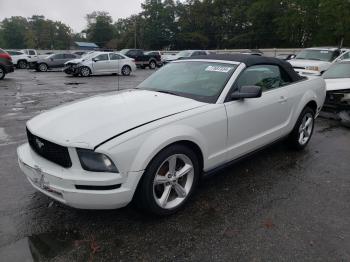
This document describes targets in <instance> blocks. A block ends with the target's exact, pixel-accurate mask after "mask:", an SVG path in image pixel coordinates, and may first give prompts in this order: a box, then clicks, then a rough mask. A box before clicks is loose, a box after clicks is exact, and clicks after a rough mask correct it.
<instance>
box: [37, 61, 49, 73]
mask: <svg viewBox="0 0 350 262" xmlns="http://www.w3.org/2000/svg"><path fill="white" fill-rule="evenodd" d="M48 69H49V67H48V66H47V64H45V63H40V64H39V65H38V71H39V72H47V70H48Z"/></svg>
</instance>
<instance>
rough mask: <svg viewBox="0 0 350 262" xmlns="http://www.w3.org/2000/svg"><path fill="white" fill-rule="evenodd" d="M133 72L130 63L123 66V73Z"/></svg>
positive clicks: (126, 74) (127, 74)
mask: <svg viewBox="0 0 350 262" xmlns="http://www.w3.org/2000/svg"><path fill="white" fill-rule="evenodd" d="M130 73H131V68H130V66H128V65H125V66H123V67H122V74H123V76H129V75H130Z"/></svg>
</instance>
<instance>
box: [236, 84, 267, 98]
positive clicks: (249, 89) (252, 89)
mask: <svg viewBox="0 0 350 262" xmlns="http://www.w3.org/2000/svg"><path fill="white" fill-rule="evenodd" d="M261 95H262V88H261V86H242V87H241V90H239V91H238V92H233V93H232V94H231V100H239V99H245V98H258V97H261Z"/></svg>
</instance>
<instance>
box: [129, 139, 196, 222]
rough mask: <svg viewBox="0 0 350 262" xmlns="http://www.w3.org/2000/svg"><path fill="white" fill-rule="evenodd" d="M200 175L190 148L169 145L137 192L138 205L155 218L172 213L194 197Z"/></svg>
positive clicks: (153, 164) (142, 180)
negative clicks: (155, 216)
mask: <svg viewBox="0 0 350 262" xmlns="http://www.w3.org/2000/svg"><path fill="white" fill-rule="evenodd" d="M199 174H200V170H199V162H198V158H197V156H196V154H195V153H194V152H193V151H192V150H191V149H189V148H188V147H186V146H183V145H173V146H170V147H168V148H166V149H164V150H163V151H161V152H160V153H159V154H158V155H156V156H155V157H154V159H153V160H152V161H151V163H150V164H149V166H148V167H147V169H146V171H145V173H144V175H143V177H142V179H141V181H140V183H139V185H138V188H137V191H136V195H135V199H134V201H135V204H136V205H137V206H138V207H139V208H141V209H142V210H144V211H147V212H149V213H152V214H155V215H159V216H165V215H170V214H173V213H175V212H177V211H178V210H179V209H181V208H182V207H183V206H184V204H185V203H186V202H187V201H188V200H189V199H190V198H191V196H192V194H193V192H194V190H195V188H196V187H197V184H198V179H199Z"/></svg>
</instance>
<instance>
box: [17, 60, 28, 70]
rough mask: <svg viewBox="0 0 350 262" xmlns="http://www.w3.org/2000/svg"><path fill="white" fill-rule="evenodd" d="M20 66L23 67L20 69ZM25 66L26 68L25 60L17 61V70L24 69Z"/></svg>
mask: <svg viewBox="0 0 350 262" xmlns="http://www.w3.org/2000/svg"><path fill="white" fill-rule="evenodd" d="M21 65H23V67H22V66H21ZM27 66H28V63H27V61H25V60H19V61H18V68H19V69H26V68H27Z"/></svg>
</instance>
